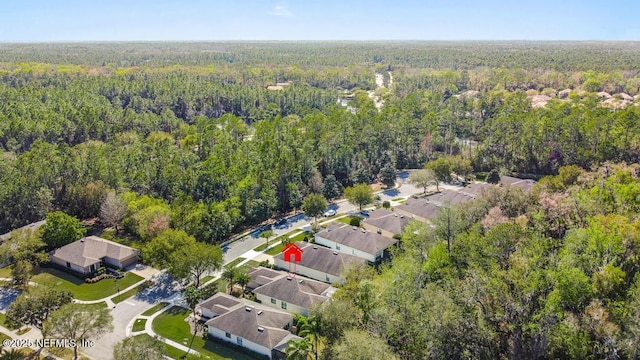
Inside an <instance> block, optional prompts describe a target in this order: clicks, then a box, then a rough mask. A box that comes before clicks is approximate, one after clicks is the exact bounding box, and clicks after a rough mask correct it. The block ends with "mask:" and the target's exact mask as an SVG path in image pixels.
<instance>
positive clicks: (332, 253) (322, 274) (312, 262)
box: [274, 242, 367, 284]
mask: <svg viewBox="0 0 640 360" xmlns="http://www.w3.org/2000/svg"><path fill="white" fill-rule="evenodd" d="M296 245H297V246H298V247H299V248H300V249H301V250H302V256H301V257H300V261H299V262H297V263H293V262H287V261H285V258H284V254H282V253H280V254H278V255H276V256H274V261H275V266H276V267H277V268H279V269H282V270H286V271H288V272H290V273H295V274H299V275H302V276H306V277H308V278H311V279H315V280H318V281H324V282H327V283H331V284H341V283H343V282H344V277H343V276H342V271H343V270H344V269H346V268H348V267H349V266H351V265H352V264H366V263H367V260H365V259H363V258H361V257H357V256H354V255H350V254H344V253H341V252H339V251H336V250H333V249H329V248H328V247H324V246H321V245H317V244H310V243H307V242H297V243H296Z"/></svg>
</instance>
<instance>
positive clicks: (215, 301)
mask: <svg viewBox="0 0 640 360" xmlns="http://www.w3.org/2000/svg"><path fill="white" fill-rule="evenodd" d="M196 311H199V312H201V313H202V316H204V317H209V316H208V315H211V317H210V319H209V320H207V321H206V322H205V325H206V326H207V331H208V333H209V335H210V336H212V337H214V338H217V339H219V340H221V341H225V342H228V343H232V344H236V345H238V346H241V347H244V348H246V349H249V350H251V351H254V352H256V353H258V354H261V355H264V356H266V357H267V358H269V359H285V358H286V348H287V343H288V342H289V340H291V339H293V340H300V338H299V337H298V336H295V335H293V334H292V333H291V331H290V329H291V326H292V323H293V315H291V314H289V313H286V312H284V311H280V310H276V309H271V308H268V307H266V306H263V305H261V304H258V303H256V302H253V301H249V300H246V299H238V298H234V297H233V296H230V295H227V294H223V293H217V294H215V295H213V296H212V297H211V298H209V299H207V300H205V301H203V302H201V303H200V304H198V306H197V307H196Z"/></svg>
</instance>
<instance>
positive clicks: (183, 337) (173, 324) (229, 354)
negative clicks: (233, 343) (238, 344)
mask: <svg viewBox="0 0 640 360" xmlns="http://www.w3.org/2000/svg"><path fill="white" fill-rule="evenodd" d="M190 313H191V311H190V310H189V309H184V308H181V307H177V306H174V307H172V308H171V309H169V310H167V311H165V312H164V313H162V314H160V315H158V316H157V317H156V318H155V319H154V320H153V331H154V332H155V333H156V334H158V335H160V336H163V337H165V338H167V339H171V340H173V341H175V342H177V343H179V344H183V345H185V346H189V344H190V343H191V340H192V339H193V343H192V346H191V348H192V349H194V350H196V351H198V352H199V353H200V354H201V355H203V356H205V357H206V356H208V357H209V358H211V359H216V360H224V359H238V360H255V359H257V358H254V357H251V356H249V355H247V354H244V353H241V352H239V351H236V350H235V349H233V348H231V347H228V346H226V345H224V344H219V343H216V342H213V341H210V340H205V339H203V338H202V337H201V336H196V337H193V334H192V333H191V329H190V327H189V324H187V322H186V321H185V318H186V317H187V316H189V314H190ZM176 355H177V354H176ZM181 355H184V352H182V351H181V354H180V356H181ZM173 356H175V355H173ZM173 356H172V357H173Z"/></svg>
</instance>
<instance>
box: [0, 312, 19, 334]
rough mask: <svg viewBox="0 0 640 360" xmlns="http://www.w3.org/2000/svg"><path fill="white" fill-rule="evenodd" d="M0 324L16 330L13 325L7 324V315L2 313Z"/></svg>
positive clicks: (0, 314)
mask: <svg viewBox="0 0 640 360" xmlns="http://www.w3.org/2000/svg"><path fill="white" fill-rule="evenodd" d="M0 326H2V327H4V328H7V329H9V330H16V328H15V327H13V326H9V325H7V316H6V315H5V314H4V313H0Z"/></svg>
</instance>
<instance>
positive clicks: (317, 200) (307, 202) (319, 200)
mask: <svg viewBox="0 0 640 360" xmlns="http://www.w3.org/2000/svg"><path fill="white" fill-rule="evenodd" d="M327 205H328V204H327V200H326V199H325V198H324V196H322V195H320V194H309V195H307V196H306V197H305V198H304V202H303V203H302V211H304V213H305V214H306V215H307V216H311V217H312V218H313V219H314V221H315V224H316V225H317V224H318V216H320V215H322V213H323V212H324V211H325V209H326V208H327Z"/></svg>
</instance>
